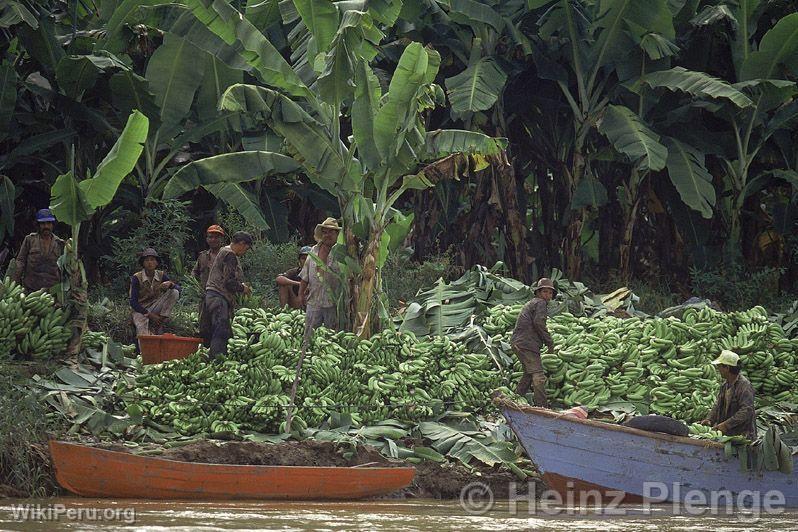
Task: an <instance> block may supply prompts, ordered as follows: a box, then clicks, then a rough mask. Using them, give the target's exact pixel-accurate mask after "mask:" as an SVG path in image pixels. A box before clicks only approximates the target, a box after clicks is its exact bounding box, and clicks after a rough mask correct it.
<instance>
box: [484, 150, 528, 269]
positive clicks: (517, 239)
mask: <svg viewBox="0 0 798 532" xmlns="http://www.w3.org/2000/svg"><path fill="white" fill-rule="evenodd" d="M491 163H492V164H491V166H492V168H491V170H492V173H493V176H494V180H495V183H496V186H497V188H498V192H499V201H500V204H501V214H502V220H503V222H504V223H503V225H504V235H505V239H506V240H507V242H506V243H507V245H506V246H505V251H504V262H505V264H507V267H508V268H509V270H510V274H511V275H512V276H513V277H515V278H516V279H520V280H522V281H524V282H530V275H529V271H528V266H529V262H530V261H529V253H528V250H527V245H526V234H527V229H526V224H525V223H524V218H525V217H524V216H522V215H521V212H520V210H519V209H518V189H517V187H516V181H515V169H514V168H513V165H512V164H510V162H509V161H508V160H507V156H506V155H505V154H504V153H502V154H501V155H499V156H497V157H495V158H492V160H491Z"/></svg>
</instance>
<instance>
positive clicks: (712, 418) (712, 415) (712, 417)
mask: <svg viewBox="0 0 798 532" xmlns="http://www.w3.org/2000/svg"><path fill="white" fill-rule="evenodd" d="M722 395H723V386H721V388H720V391H719V392H718V396H717V397H716V398H715V405H714V406H713V407H712V410H710V411H709V415H708V416H707V419H706V421H708V422H709V423H708V424H709V425H710V426H714V425H715V423H717V422H718V412H719V411H720V398H721V397H722Z"/></svg>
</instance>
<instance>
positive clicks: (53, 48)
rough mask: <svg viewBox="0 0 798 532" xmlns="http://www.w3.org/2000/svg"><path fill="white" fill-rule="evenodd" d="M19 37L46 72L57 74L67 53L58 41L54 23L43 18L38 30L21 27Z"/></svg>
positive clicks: (27, 50)
mask: <svg viewBox="0 0 798 532" xmlns="http://www.w3.org/2000/svg"><path fill="white" fill-rule="evenodd" d="M18 35H19V38H20V40H21V41H22V44H23V45H24V47H25V51H26V52H27V53H28V55H30V56H31V57H32V58H33V59H35V60H36V61H38V62H39V64H40V65H41V66H42V67H44V69H45V70H47V71H50V72H55V67H56V66H58V62H59V61H61V58H62V57H64V55H66V52H64V49H63V48H62V47H61V45H60V44H58V41H56V38H55V37H56V33H55V30H54V28H53V23H52V22H50V20H49V19H48V18H42V20H40V21H39V27H38V28H36V29H33V28H31V27H28V26H21V27H20V28H19V29H18Z"/></svg>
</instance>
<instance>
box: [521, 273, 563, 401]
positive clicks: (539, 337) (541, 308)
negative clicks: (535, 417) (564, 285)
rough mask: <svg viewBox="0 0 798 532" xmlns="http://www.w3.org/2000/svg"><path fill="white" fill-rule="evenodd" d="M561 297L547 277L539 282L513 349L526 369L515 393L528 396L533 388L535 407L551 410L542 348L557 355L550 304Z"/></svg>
mask: <svg viewBox="0 0 798 532" xmlns="http://www.w3.org/2000/svg"><path fill="white" fill-rule="evenodd" d="M556 294H557V290H556V289H555V288H554V283H553V282H552V281H551V279H548V278H546V277H544V278H542V279H540V280H539V281H538V284H537V286H536V287H535V297H534V298H532V300H531V301H529V303H527V304H526V305H524V308H522V309H521V313H520V314H519V315H518V320H517V321H516V322H515V329H514V330H513V338H512V344H513V350H514V351H515V353H516V354H517V355H518V358H519V359H520V360H521V364H522V365H523V366H524V374H523V376H522V377H521V380H519V381H518V387H517V388H516V389H515V392H516V393H517V394H518V395H524V394H526V393H527V392H528V391H529V385H530V384H531V385H532V390H533V393H534V399H535V406H539V407H542V408H548V407H549V402H548V400H547V399H546V373H545V372H544V371H543V364H542V362H541V360H540V346H541V344H546V346H547V347H548V348H549V352H550V353H553V352H554V341H553V340H552V339H551V335H550V334H549V330H548V328H547V327H546V320H547V319H548V316H549V315H548V302H549V301H551V300H552V299H553V298H554V296H555V295H556Z"/></svg>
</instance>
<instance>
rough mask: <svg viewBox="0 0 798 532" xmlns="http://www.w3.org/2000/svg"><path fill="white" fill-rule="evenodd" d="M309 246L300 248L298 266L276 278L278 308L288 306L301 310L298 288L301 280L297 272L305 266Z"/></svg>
mask: <svg viewBox="0 0 798 532" xmlns="http://www.w3.org/2000/svg"><path fill="white" fill-rule="evenodd" d="M310 250H311V247H310V246H302V247H301V248H300V249H299V266H297V267H294V268H291V269H290V270H288V271H286V272H283V273H281V274H280V275H278V276H277V279H276V281H277V288H278V290H279V291H280V306H281V307H284V306H286V305H288V306H289V307H291V308H302V307H303V306H304V305H303V304H302V297H300V295H299V288H300V286H302V278H301V277H300V276H299V272H301V271H302V267H303V266H305V261H306V260H307V259H308V253H310Z"/></svg>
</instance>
